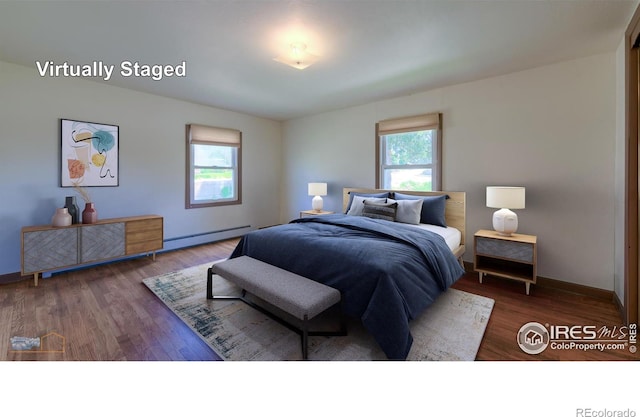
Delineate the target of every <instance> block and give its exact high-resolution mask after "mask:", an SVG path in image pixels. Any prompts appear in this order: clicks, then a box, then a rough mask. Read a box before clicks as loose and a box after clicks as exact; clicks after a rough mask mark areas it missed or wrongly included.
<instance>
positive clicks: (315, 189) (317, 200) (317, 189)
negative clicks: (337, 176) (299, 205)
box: [309, 182, 327, 211]
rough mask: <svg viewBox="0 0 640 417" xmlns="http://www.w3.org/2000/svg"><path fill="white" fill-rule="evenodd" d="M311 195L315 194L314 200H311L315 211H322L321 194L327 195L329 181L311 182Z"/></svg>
mask: <svg viewBox="0 0 640 417" xmlns="http://www.w3.org/2000/svg"><path fill="white" fill-rule="evenodd" d="M309 195H312V196H314V197H313V200H311V207H312V208H313V209H314V210H315V211H322V197H321V196H323V195H327V183H326V182H310V183H309Z"/></svg>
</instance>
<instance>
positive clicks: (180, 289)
mask: <svg viewBox="0 0 640 417" xmlns="http://www.w3.org/2000/svg"><path fill="white" fill-rule="evenodd" d="M210 266H211V264H204V265H199V266H195V267H191V268H187V269H183V270H180V271H176V272H171V273H168V274H164V275H159V276H156V277H151V278H146V279H144V280H143V283H144V284H145V285H146V286H147V287H148V288H149V289H150V290H151V291H152V292H153V293H154V294H155V295H156V296H157V297H158V298H159V299H160V300H162V302H163V303H164V304H165V305H166V306H167V307H168V308H169V309H171V310H172V311H173V312H174V313H175V314H176V315H178V317H180V318H181V319H182V320H183V321H184V322H185V323H186V324H187V325H188V326H189V327H191V328H192V329H193V330H194V331H195V332H196V333H197V334H198V335H199V336H200V337H201V338H202V339H203V340H204V341H205V342H206V343H207V344H208V345H209V346H210V347H211V348H212V349H213V351H214V352H216V354H217V355H218V356H220V357H221V358H222V359H224V360H230V361H273V360H301V359H302V352H301V348H300V336H299V335H298V334H297V333H295V332H293V331H291V330H290V329H288V328H286V327H285V326H283V325H282V324H280V323H278V322H277V321H275V320H273V319H270V318H269V317H267V316H266V315H264V314H263V313H261V312H259V311H257V310H256V309H254V308H252V307H250V306H248V305H246V304H245V303H243V302H242V301H239V300H208V299H207V298H206V282H207V278H206V276H207V268H208V267H210ZM214 291H215V294H216V295H221V294H226V295H234V294H237V293H238V292H239V289H238V288H237V287H235V286H234V285H233V284H231V283H229V282H227V281H225V280H224V279H223V278H222V277H220V276H217V275H216V276H214ZM493 305H494V300H492V299H490V298H486V297H482V296H478V295H475V294H470V293H467V292H464V291H459V290H455V289H453V288H450V289H448V290H447V291H446V292H445V293H444V294H442V295H441V296H440V297H439V298H438V299H437V300H436V302H435V303H434V304H433V305H431V306H430V307H429V308H428V309H427V310H426V311H425V312H424V313H423V314H422V315H421V316H420V317H419V318H418V319H416V320H414V321H413V322H412V323H411V326H410V327H411V334H412V335H413V339H414V341H413V345H412V347H411V351H410V352H409V356H408V358H407V360H413V361H470V360H474V359H475V357H476V354H477V353H478V348H479V347H480V342H481V341H482V337H483V335H484V331H485V329H486V326H487V322H488V320H489V316H490V315H491V311H492V309H493ZM327 320H328V321H330V320H329V319H327ZM329 324H330V323H329ZM329 324H327V325H329ZM348 326H349V327H348V335H347V336H335V337H326V336H314V337H310V338H309V358H308V359H309V360H320V361H368V360H385V359H386V356H385V355H384V353H383V352H382V350H381V349H380V348H379V347H378V345H377V344H376V342H375V340H374V339H373V337H371V336H370V335H369V334H368V333H367V331H366V330H365V329H364V327H363V326H362V324H360V322H359V321H357V320H350V321H349V322H348Z"/></svg>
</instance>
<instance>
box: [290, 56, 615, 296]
mask: <svg viewBox="0 0 640 417" xmlns="http://www.w3.org/2000/svg"><path fill="white" fill-rule="evenodd" d="M615 92H616V56H615V53H608V54H603V55H597V56H592V57H588V58H584V59H579V60H573V61H566V62H561V63H558V64H555V65H549V66H545V67H540V68H535V69H531V70H527V71H522V72H517V73H512V74H508V75H504V76H500V77H495V78H490V79H485V80H480V81H476V82H471V83H466V84H460V85H455V86H450V87H445V88H441V89H437V90H432V91H427V92H422V93H417V94H414V95H410V96H405V97H400V98H397V99H393V100H384V101H378V102H374V103H370V104H366V105H363V106H358V107H352V108H348V109H344V110H338V111H333V112H328V113H324V114H319V115H314V116H310V117H305V118H300V119H295V120H291V121H288V122H286V123H285V124H284V142H283V146H284V148H283V149H284V163H285V165H284V167H283V168H284V171H283V175H284V177H283V190H285V192H284V193H283V200H284V203H283V212H282V216H281V217H282V220H287V219H289V218H293V217H296V216H297V213H298V211H299V210H303V209H308V208H309V207H310V197H308V196H307V195H306V183H307V182H310V181H327V182H328V183H329V195H328V196H327V198H325V208H326V209H329V210H335V211H339V210H340V209H341V207H342V206H341V192H342V188H343V187H345V186H358V187H360V186H361V187H372V186H373V185H374V184H375V178H374V175H375V167H374V154H375V149H374V126H375V123H376V122H377V121H378V120H383V119H387V118H391V117H399V116H408V115H413V114H420V113H429V112H442V113H443V124H444V126H443V136H444V149H443V152H444V169H443V188H444V189H445V190H452V191H466V192H467V234H466V239H467V242H470V243H471V242H472V241H473V233H474V232H475V231H476V230H478V229H481V228H491V215H492V212H493V209H490V208H487V207H485V187H486V186H487V185H522V186H526V187H527V203H526V209H525V210H521V211H519V212H518V216H519V219H520V229H519V232H521V233H528V234H535V235H537V236H538V243H539V252H538V262H539V268H538V274H539V275H540V276H544V277H549V278H554V279H559V280H564V281H568V282H573V283H578V284H583V285H588V286H592V287H597V288H602V289H607V290H613V286H614V276H613V274H614V251H613V247H614V154H615V137H616V94H615ZM472 255H473V250H472V248H471V246H469V249H468V250H467V253H466V255H465V260H467V261H472V259H473V258H472Z"/></svg>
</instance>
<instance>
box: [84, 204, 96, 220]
mask: <svg viewBox="0 0 640 417" xmlns="http://www.w3.org/2000/svg"><path fill="white" fill-rule="evenodd" d="M97 221H98V212H97V211H96V208H95V206H94V204H93V203H87V204H86V205H85V206H84V210H83V211H82V223H85V224H91V223H95V222H97Z"/></svg>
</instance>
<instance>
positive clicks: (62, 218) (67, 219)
mask: <svg viewBox="0 0 640 417" xmlns="http://www.w3.org/2000/svg"><path fill="white" fill-rule="evenodd" d="M51 225H52V226H54V227H64V226H70V225H71V215H70V214H69V211H68V210H67V208H66V207H62V208H57V209H56V213H55V214H54V215H53V217H52V218H51Z"/></svg>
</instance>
